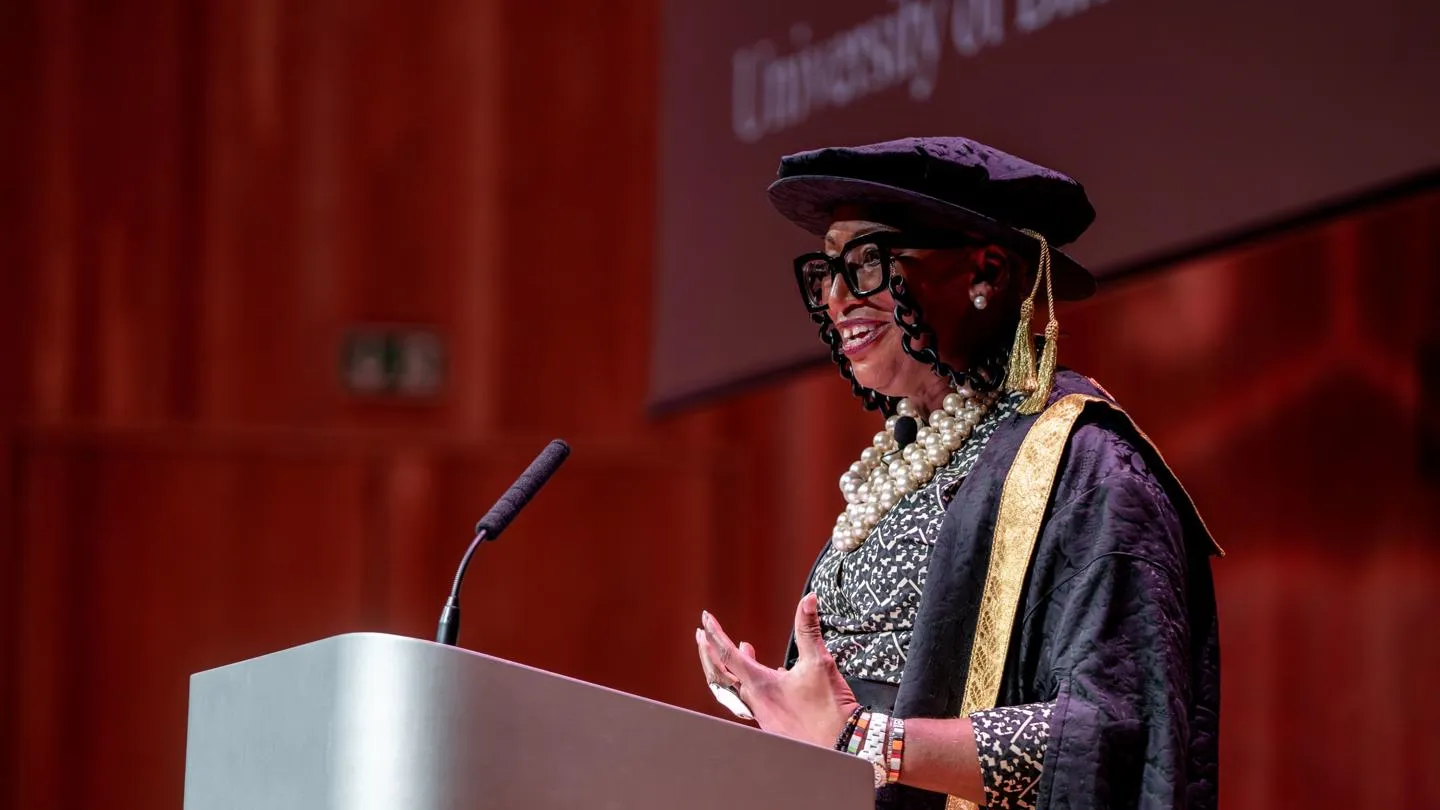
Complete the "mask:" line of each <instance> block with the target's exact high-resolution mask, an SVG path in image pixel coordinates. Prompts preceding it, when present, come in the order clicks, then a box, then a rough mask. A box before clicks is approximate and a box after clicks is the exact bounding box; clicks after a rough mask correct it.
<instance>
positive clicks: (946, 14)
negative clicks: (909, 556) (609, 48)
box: [650, 0, 1440, 411]
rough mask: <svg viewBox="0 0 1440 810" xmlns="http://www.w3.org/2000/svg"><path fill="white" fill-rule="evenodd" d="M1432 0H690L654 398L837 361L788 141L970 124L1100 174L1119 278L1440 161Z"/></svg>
mask: <svg viewBox="0 0 1440 810" xmlns="http://www.w3.org/2000/svg"><path fill="white" fill-rule="evenodd" d="M1437 32H1440V2H1436V1H1435V0H1366V2H1363V3H1361V2H1354V1H1353V0H1351V1H1350V2H1347V1H1346V0H1244V1H1243V2H1242V0H1211V1H1210V2H1193V1H1192V2H1180V1H1179V0H1103V2H1102V0H890V1H889V2H886V1H885V0H823V2H822V1H821V0H803V2H802V1H796V2H773V0H734V1H733V2H728V3H718V2H708V3H706V2H696V1H695V0H669V1H668V5H667V8H666V19H665V26H664V40H665V41H664V47H663V59H664V61H663V65H662V75H663V95H662V104H663V107H662V113H661V127H662V133H661V141H660V143H661V152H662V154H661V165H660V169H661V171H660V189H659V199H660V211H659V228H660V231H659V242H658V257H659V275H658V289H657V295H656V299H655V312H654V323H655V341H654V348H653V354H652V358H651V397H650V399H651V404H652V407H653V408H654V409H656V410H658V411H664V410H667V409H670V408H673V407H678V406H681V405H683V404H685V403H688V402H693V401H696V400H697V399H701V398H704V397H706V396H708V395H711V394H714V393H717V392H721V391H725V390H728V389H732V388H733V387H735V386H736V385H738V384H740V383H743V382H745V381H749V380H755V379H757V378H763V377H765V376H767V375H771V374H774V373H776V372H778V371H782V370H784V369H787V368H792V367H795V366H797V365H801V364H805V363H807V362H811V361H813V360H816V359H818V358H820V357H822V356H823V354H824V352H823V351H822V347H821V344H820V342H819V340H818V338H817V337H816V334H815V331H814V327H813V326H812V325H811V323H810V321H809V320H808V319H807V318H806V316H805V313H804V311H803V309H802V308H801V306H800V303H799V301H798V298H797V295H796V292H795V289H794V281H793V278H792V276H791V273H790V259H791V257H792V256H794V255H796V254H798V253H801V252H804V251H807V250H811V249H813V247H814V245H815V242H814V240H813V238H812V237H809V236H808V235H807V234H805V233H804V232H802V231H800V230H799V229H798V228H795V227H794V226H792V225H790V224H789V223H787V222H785V221H784V220H782V219H781V218H780V217H779V216H778V215H777V214H776V213H775V212H774V210H773V209H772V208H771V207H770V205H769V203H768V201H767V200H766V198H765V187H766V186H767V185H768V183H769V182H770V180H771V179H772V178H773V177H774V174H775V170H776V166H777V164H778V160H779V158H780V156H781V155H783V154H786V153H790V152H794V151H799V150H803V149H811V148H816V147H821V146H827V145H839V144H853V143H864V142H871V141H877V140H884V139H889V138H896V137H903V136H910V135H930V134H956V135H964V136H967V137H971V138H975V139H977V140H980V141H984V142H986V143H989V144H991V145H993V146H996V147H998V148H1001V149H1004V150H1006V151H1009V152H1013V153H1015V154H1019V155H1022V156H1024V157H1027V158H1029V159H1032V160H1035V161H1037V162H1040V163H1043V164H1046V165H1049V166H1052V167H1054V168H1057V169H1060V170H1062V171H1065V172H1067V173H1070V174H1072V175H1073V176H1075V177H1076V178H1077V179H1079V180H1080V181H1081V182H1082V183H1083V184H1084V185H1085V187H1086V189H1087V191H1088V192H1089V193H1090V197H1091V199H1092V201H1093V202H1094V203H1095V206H1096V208H1097V210H1098V218H1097V220H1096V222H1095V225H1094V226H1092V228H1091V229H1090V230H1089V231H1088V232H1087V233H1086V234H1085V235H1084V236H1083V237H1082V238H1081V239H1080V240H1079V242H1077V243H1076V244H1075V245H1073V246H1072V248H1071V252H1072V254H1073V255H1075V256H1076V257H1077V258H1078V259H1080V260H1081V261H1083V262H1085V263H1086V264H1087V265H1088V266H1089V267H1091V268H1092V269H1093V270H1095V271H1096V273H1097V275H1099V276H1101V279H1102V281H1101V288H1102V290H1103V288H1104V278H1105V277H1106V276H1113V275H1114V274H1117V273H1120V272H1124V271H1126V270H1127V269H1131V268H1135V267H1138V266H1150V265H1154V264H1157V263H1164V262H1165V261H1167V260H1169V259H1171V258H1174V257H1177V256H1180V255H1188V254H1193V253H1194V252H1196V251H1203V250H1204V249H1205V248H1206V247H1207V246H1210V245H1215V244H1217V243H1221V242H1224V241H1229V240H1233V239H1236V238H1241V237H1243V236H1244V235H1245V234H1247V233H1251V232H1254V231H1256V230H1257V229H1262V228H1269V227H1272V226H1274V225H1275V224H1277V223H1283V222H1285V221H1287V220H1292V219H1294V218H1297V217H1303V216H1307V215H1309V214H1311V213H1312V212H1314V211H1316V210H1317V209H1318V208H1321V207H1331V206H1343V205H1344V204H1345V203H1346V202H1347V201H1349V200H1354V199H1356V198H1357V197H1358V196H1359V195H1367V194H1373V193H1376V192H1377V191H1383V190H1384V189H1387V188H1392V187H1396V186H1399V185H1406V184H1409V185H1415V184H1417V183H1419V184H1425V183H1428V182H1432V181H1433V178H1434V177H1435V175H1436V169H1437V167H1440V47H1437V45H1436V44H1435V37H1436V34H1437Z"/></svg>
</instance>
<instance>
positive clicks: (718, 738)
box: [185, 633, 874, 810]
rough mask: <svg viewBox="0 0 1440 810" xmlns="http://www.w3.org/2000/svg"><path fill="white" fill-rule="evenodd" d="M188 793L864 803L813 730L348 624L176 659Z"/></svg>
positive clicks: (605, 802) (552, 807) (474, 801)
mask: <svg viewBox="0 0 1440 810" xmlns="http://www.w3.org/2000/svg"><path fill="white" fill-rule="evenodd" d="M190 687H191V693H190V718H189V731H188V734H189V737H188V741H187V751H186V764H185V808H186V810H239V809H240V808H245V810H252V809H253V808H266V810H381V808H384V809H385V810H399V809H401V808H403V810H478V809H479V808H487V809H488V808H494V809H495V810H512V809H513V810H562V808H563V810H594V808H617V809H618V808H627V810H649V808H656V809H657V810H658V808H666V810H671V809H672V808H687V810H711V809H712V808H713V809H714V810H720V808H726V810H730V809H731V808H737V807H738V808H777V809H778V810H801V809H802V808H805V809H808V808H814V809H815V810H867V809H868V808H871V807H873V805H874V790H873V788H872V786H871V780H872V774H871V768H870V766H869V765H868V764H867V763H865V762H862V761H860V760H859V759H857V758H855V757H852V756H847V755H845V754H840V753H838V752H835V751H832V750H830V749H828V748H822V747H819V746H813V745H807V744H805V743H799V742H796V741H793V740H788V739H785V738H782V737H778V736H776V735H772V734H767V733H764V732H761V731H758V730H756V729H754V728H751V727H747V726H742V725H739V724H736V723H733V722H729V721H726V720H720V719H717V718H714V717H710V716H707V715H703V714H699V713H697V712H692V711H688V710H685V709H679V708H676V707H673V706H668V705H666V704H663V703H658V702H655V701H651V700H647V699H644V698H640V697H636V696H634V695H629V694H626V693H624V692H619V691H616V690H612V689H606V688H603V687H599V686H595V685H593V684H588V683H584V682H582V681H577V680H574V679H571V678H566V677H563V676H560V675H555V674H553V673H549V672H544V671H541V670H537V669H533V668H530V667H525V666H521V665H518V664H515V663H512V662H508V661H503V660H500V659H497V658H493V657H490V656H486V655H481V654H479V653H474V652H470V651H468V650H463V649H458V648H455V647H447V646H443V645H440V644H435V643H432V642H429V641H422V640H419V639H412V638H406V637H399V636H389V635H382V634H375V633H356V634H350V635H344V636H337V637H335V638H330V639H326V640H323V641H318V642H315V643H312V644H307V645H304V646H301V647H296V648H293V649H289V650H284V651H281V652H277V653H273V654H271V655H266V656H262V657H260V658H256V659H252V660H250V661H244V662H241V663H238V664H232V665H229V666H225V667H220V668H218V669H213V670H208V671H206V672H201V673H197V674H195V675H193V676H192V677H191V684H190Z"/></svg>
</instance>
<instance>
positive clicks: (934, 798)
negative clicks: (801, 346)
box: [696, 138, 1219, 808]
mask: <svg viewBox="0 0 1440 810" xmlns="http://www.w3.org/2000/svg"><path fill="white" fill-rule="evenodd" d="M770 198H771V200H772V202H773V203H774V204H775V206H776V207H777V208H778V210H779V211H780V212H781V213H782V214H783V215H785V216H786V217H787V218H789V219H790V220H791V221H793V222H795V223H796V224H798V225H800V226H801V227H802V228H805V229H806V230H808V231H810V232H811V233H813V234H815V235H817V236H820V237H822V239H823V242H822V248H823V249H822V250H821V251H818V252H816V253H813V254H806V255H804V256H801V257H799V258H798V259H797V260H796V262H795V273H796V279H797V282H798V284H799V287H800V292H801V296H802V299H803V300H804V303H805V306H806V308H807V310H808V311H809V312H810V314H811V317H812V318H813V319H814V320H815V322H816V323H817V324H818V325H819V327H820V333H821V336H822V337H823V338H824V339H825V340H826V341H827V343H828V344H829V345H830V347H831V351H832V357H833V359H834V361H835V363H836V365H837V366H838V367H839V369H840V372H841V374H842V375H844V376H845V377H846V378H847V379H848V380H849V381H850V382H851V385H852V387H853V389H854V391H855V393H856V394H857V395H858V396H860V397H861V399H862V400H863V401H864V403H865V405H866V406H867V407H869V408H871V409H874V410H878V411H880V412H881V413H882V414H884V415H885V416H886V417H887V420H886V423H885V430H883V431H881V432H880V433H879V434H877V435H876V437H875V441H874V443H873V445H872V446H871V447H868V448H865V449H864V451H863V452H862V453H861V454H860V458H859V460H858V461H857V462H856V463H855V465H853V466H852V467H851V468H850V470H849V471H848V472H846V473H845V475H844V477H842V479H841V482H840V489H841V493H840V497H839V498H837V507H839V508H841V509H842V510H843V511H842V512H841V514H840V516H839V518H838V520H837V522H836V525H835V529H834V532H833V534H832V536H831V538H830V541H829V542H828V543H827V544H826V546H825V548H824V549H823V551H822V552H821V554H820V556H819V558H818V560H817V561H816V563H815V566H814V569H813V570H812V572H811V575H810V577H809V580H808V582H807V583H806V587H805V596H804V597H803V598H802V599H801V601H800V604H799V606H798V608H797V611H796V615H795V626H794V634H793V636H792V639H791V645H790V651H789V655H788V656H787V661H786V662H785V666H784V667H783V668H779V669H772V668H770V667H767V666H765V665H764V664H762V663H760V662H758V661H757V660H756V657H755V651H754V649H753V647H751V645H749V644H748V643H742V644H740V645H738V646H737V645H736V644H735V643H734V642H732V641H731V639H730V638H729V637H728V636H727V635H726V634H725V631H724V629H723V628H722V627H721V625H720V623H719V622H718V621H717V620H716V619H715V618H714V617H713V616H710V615H709V614H708V613H707V614H704V615H703V616H702V619H701V625H702V627H701V628H700V629H698V630H697V631H696V643H697V645H698V647H699V651H700V657H701V663H702V666H703V668H704V671H705V674H706V677H707V678H708V679H709V681H710V683H711V685H712V689H715V690H716V694H717V697H720V698H721V699H722V700H723V701H725V702H727V704H729V705H732V707H733V708H734V709H735V710H736V711H737V712H739V713H741V714H742V716H746V717H750V716H753V718H754V719H755V720H756V721H757V722H758V723H759V725H760V726H761V728H764V729H766V730H768V731H771V732H774V733H777V734H783V735H786V736H789V737H793V738H795V739H799V740H804V741H808V742H811V743H815V744H817V745H826V746H834V747H836V748H839V749H841V750H844V751H848V752H850V753H853V754H856V755H858V756H861V757H863V758H865V759H867V760H869V761H870V762H871V763H872V766H873V769H874V770H875V773H876V784H877V795H876V805H877V807H887V808H899V807H903V808H921V807H926V808H929V807H935V808H938V807H941V806H944V805H949V806H951V807H954V806H966V805H984V806H989V807H1007V808H1016V807H1027V808H1028V807H1040V808H1058V807H1084V808H1090V807H1096V808H1098V807H1106V808H1112V807H1114V808H1120V807H1127V808H1173V807H1194V808H1213V807H1214V806H1215V804H1216V790H1217V778H1218V750H1217V749H1218V732H1219V640H1218V628H1217V624H1216V617H1215V605H1214V594H1213V588H1212V582H1211V575H1210V562H1209V556H1210V555H1211V554H1212V553H1218V552H1219V549H1218V547H1217V546H1215V545H1214V544H1213V542H1212V541H1211V539H1210V537H1209V534H1208V533H1207V531H1206V529H1205V527H1204V524H1203V523H1202V522H1201V521H1200V519H1199V516H1198V515H1197V514H1196V512H1195V510H1194V508H1193V506H1192V505H1191V503H1190V501H1189V499H1188V498H1187V497H1186V495H1185V493H1184V491H1183V489H1182V488H1181V487H1180V485H1179V483H1178V482H1177V481H1176V480H1175V479H1174V477H1173V476H1172V475H1171V474H1170V472H1169V470H1168V469H1167V468H1166V467H1165V465H1164V462H1163V461H1162V460H1161V458H1160V456H1159V454H1158V453H1157V452H1156V451H1155V450H1154V448H1153V447H1152V446H1151V445H1150V443H1149V441H1148V440H1147V439H1146V438H1145V436H1144V435H1143V434H1142V433H1141V432H1140V431H1139V430H1138V429H1137V428H1136V427H1135V426H1134V425H1133V424H1132V423H1131V422H1130V421H1129V420H1128V418H1127V417H1126V416H1125V414H1124V413H1123V412H1122V411H1121V410H1120V409H1119V408H1118V407H1117V406H1116V405H1115V404H1114V403H1113V401H1112V400H1111V399H1110V397H1109V396H1108V395H1107V394H1106V393H1105V392H1104V391H1103V390H1102V389H1101V388H1100V387H1099V386H1098V385H1096V384H1095V383H1094V382H1092V381H1090V380H1088V379H1087V378H1085V377H1082V376H1080V375H1078V374H1075V373H1073V372H1070V371H1067V370H1064V369H1059V368H1057V367H1056V363H1055V358H1056V348H1057V341H1056V337H1057V335H1058V324H1057V323H1056V321H1055V318H1054V313H1053V299H1054V298H1055V297H1057V296H1058V297H1060V298H1068V299H1076V298H1084V297H1085V296H1087V295H1089V294H1090V293H1091V292H1092V291H1093V289H1094V281H1093V279H1092V278H1091V277H1090V275H1089V274H1088V273H1087V272H1086V271H1085V270H1084V269H1083V268H1081V267H1080V265H1078V264H1077V263H1076V262H1075V261H1074V260H1072V259H1071V258H1070V257H1068V256H1066V255H1065V254H1064V253H1062V252H1060V251H1059V250H1057V249H1056V248H1057V246H1059V245H1063V244H1066V243H1068V242H1070V241H1072V240H1073V239H1075V238H1076V237H1078V236H1079V235H1080V234H1081V232H1083V231H1084V230H1085V229H1086V228H1087V227H1088V226H1089V224H1090V222H1091V221H1092V220H1093V218H1094V212H1093V210H1092V209H1091V206H1090V203H1089V202H1088V200H1087V198H1086V195H1085V192H1084V190H1083V189H1082V188H1081V187H1080V185H1079V184H1078V183H1076V182H1075V181H1074V180H1072V179H1070V178H1069V177H1066V176H1064V175H1062V174H1059V173H1057V172H1054V171H1051V170H1049V169H1045V168H1043V167H1040V166H1036V165H1034V164H1032V163H1029V162H1027V161H1024V160H1021V159H1019V158H1016V157H1014V156H1011V155H1007V154H1005V153H1003V152H1000V151H998V150H995V149H992V148H990V147H987V146H985V145H983V144H979V143H975V142H973V141H969V140H966V139H963V138H927V139H906V140H900V141H891V142H886V143H880V144H872V145H868V146H861V147H855V148H835V149H822V150H818V151H813V152H805V153H801V154H797V155H792V156H790V157H786V158H784V159H783V160H782V161H781V165H780V174H779V179H778V180H776V182H775V183H774V184H773V185H772V186H771V187H770ZM1042 296H1043V298H1044V300H1043V302H1042V303H1043V304H1044V305H1046V306H1047V308H1049V309H1050V310H1051V311H1050V313H1049V314H1050V318H1049V320H1048V323H1047V324H1046V327H1045V330H1044V338H1043V340H1042V347H1041V348H1040V350H1039V351H1038V352H1037V350H1036V347H1035V344H1034V339H1033V337H1032V332H1031V317H1032V314H1033V312H1034V310H1035V309H1036V306H1037V302H1038V301H1039V299H1040V298H1041V297H1042ZM842 499H843V500H842ZM947 797H948V798H947Z"/></svg>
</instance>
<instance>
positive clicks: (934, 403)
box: [906, 375, 955, 419]
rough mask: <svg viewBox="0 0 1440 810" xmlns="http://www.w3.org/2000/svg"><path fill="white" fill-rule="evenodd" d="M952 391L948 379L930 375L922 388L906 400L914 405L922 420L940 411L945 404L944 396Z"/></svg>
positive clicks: (952, 388) (952, 387)
mask: <svg viewBox="0 0 1440 810" xmlns="http://www.w3.org/2000/svg"><path fill="white" fill-rule="evenodd" d="M954 390H955V389H954V386H952V385H951V384H950V381H949V380H948V379H945V378H944V377H936V376H934V375H931V376H930V377H929V379H928V380H927V382H926V384H925V385H924V386H922V387H920V388H919V389H918V390H916V391H915V392H914V393H912V394H911V395H910V396H908V397H906V398H907V399H909V400H910V401H911V402H912V403H914V404H915V407H916V408H917V409H918V410H919V411H920V416H921V418H922V419H923V418H925V417H928V416H929V415H930V414H932V413H934V412H935V411H938V410H940V408H941V407H942V406H943V403H944V402H945V396H946V395H947V394H949V393H950V392H951V391H954Z"/></svg>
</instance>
